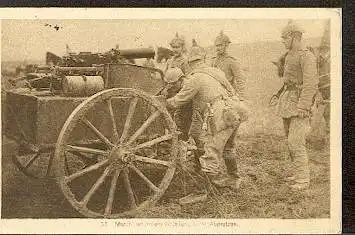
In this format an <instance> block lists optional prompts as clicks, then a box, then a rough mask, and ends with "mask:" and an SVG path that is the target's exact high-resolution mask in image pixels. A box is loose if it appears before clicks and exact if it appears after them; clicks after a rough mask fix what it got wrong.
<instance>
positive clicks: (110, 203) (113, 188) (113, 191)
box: [105, 170, 121, 215]
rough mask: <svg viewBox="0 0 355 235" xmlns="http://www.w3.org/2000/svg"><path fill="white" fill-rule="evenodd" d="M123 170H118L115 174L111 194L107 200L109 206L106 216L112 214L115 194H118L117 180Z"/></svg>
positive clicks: (106, 209) (107, 206)
mask: <svg viewBox="0 0 355 235" xmlns="http://www.w3.org/2000/svg"><path fill="white" fill-rule="evenodd" d="M120 173H121V170H116V171H115V174H114V176H113V178H112V180H111V187H110V192H109V194H108V198H107V204H106V208H105V215H108V214H111V211H112V204H113V199H114V198H115V192H116V186H117V179H118V176H119V175H120Z"/></svg>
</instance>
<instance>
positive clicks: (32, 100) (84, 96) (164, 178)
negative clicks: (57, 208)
mask: <svg viewBox="0 0 355 235" xmlns="http://www.w3.org/2000/svg"><path fill="white" fill-rule="evenodd" d="M162 76H163V74H162V72H161V71H160V70H158V69H154V68H148V67H143V66H138V65H134V64H124V63H123V64H105V65H103V66H98V67H57V68H56V69H55V70H54V71H53V78H52V79H51V81H52V82H51V85H50V87H49V88H48V89H32V90H30V89H24V88H21V89H14V90H10V91H8V92H7V94H6V95H7V96H6V101H7V126H6V135H7V136H8V137H10V138H12V139H15V140H16V141H17V142H18V143H19V144H20V149H19V152H18V153H16V154H13V161H14V163H15V164H16V166H17V167H18V168H19V169H20V170H21V171H22V172H23V173H24V174H26V175H27V176H30V177H34V178H42V177H55V179H56V180H57V182H58V184H59V186H60V188H61V190H62V192H63V194H64V196H65V197H66V199H67V200H68V201H69V202H70V203H71V205H72V206H73V207H74V208H75V209H76V210H77V211H79V212H80V213H81V214H83V215H84V216H86V217H103V218H118V217H127V216H128V217H130V216H134V215H135V214H136V213H137V212H138V211H140V210H143V209H146V208H149V206H151V205H153V204H154V203H155V202H156V201H157V200H158V199H159V198H160V197H161V196H162V195H163V194H164V192H165V191H166V189H167V188H168V186H169V184H170V182H171V180H172V179H173V176H174V172H175V169H176V159H177V158H178V155H179V154H178V152H179V151H180V150H179V144H178V138H177V130H176V125H175V123H174V122H173V120H172V118H171V116H170V114H169V112H168V111H167V109H166V108H165V106H164V105H162V103H161V102H160V101H159V99H158V98H157V97H156V96H155V94H157V93H158V92H159V90H161V89H162V88H163V85H164V83H163V80H162Z"/></svg>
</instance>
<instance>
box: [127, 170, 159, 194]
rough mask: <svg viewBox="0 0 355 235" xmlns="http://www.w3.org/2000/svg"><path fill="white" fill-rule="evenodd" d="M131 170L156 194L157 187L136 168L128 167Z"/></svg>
mask: <svg viewBox="0 0 355 235" xmlns="http://www.w3.org/2000/svg"><path fill="white" fill-rule="evenodd" d="M129 167H130V168H131V169H132V170H134V171H135V172H136V173H137V175H139V176H140V177H141V178H142V179H143V180H144V182H146V183H147V185H148V186H149V188H151V189H152V190H153V191H155V192H158V191H159V188H158V187H157V186H155V185H154V184H153V183H152V182H151V181H150V180H149V179H148V178H147V177H146V176H145V175H144V174H143V173H142V172H141V171H140V170H139V169H138V168H136V167H135V166H132V165H131V166H129Z"/></svg>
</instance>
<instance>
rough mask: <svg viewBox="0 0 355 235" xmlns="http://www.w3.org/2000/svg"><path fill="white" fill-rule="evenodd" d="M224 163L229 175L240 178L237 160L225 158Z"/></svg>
mask: <svg viewBox="0 0 355 235" xmlns="http://www.w3.org/2000/svg"><path fill="white" fill-rule="evenodd" d="M224 161H225V163H226V167H227V173H228V175H230V176H233V177H235V178H239V174H238V165H237V159H236V158H225V159H224Z"/></svg>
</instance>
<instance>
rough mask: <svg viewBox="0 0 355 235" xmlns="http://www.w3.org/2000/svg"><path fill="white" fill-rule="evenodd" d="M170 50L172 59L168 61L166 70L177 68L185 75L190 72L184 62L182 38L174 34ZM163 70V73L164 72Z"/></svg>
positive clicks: (184, 48) (184, 51) (184, 46)
mask: <svg viewBox="0 0 355 235" xmlns="http://www.w3.org/2000/svg"><path fill="white" fill-rule="evenodd" d="M170 46H171V49H172V50H173V53H174V55H173V57H171V58H170V59H168V61H167V66H166V70H167V69H169V68H179V69H181V70H182V72H183V73H184V74H187V73H189V72H190V71H191V69H190V68H189V64H188V63H187V60H186V56H185V53H186V43H185V40H184V39H183V38H182V37H179V35H178V33H176V36H175V38H173V40H171V42H170ZM166 70H165V71H166Z"/></svg>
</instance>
